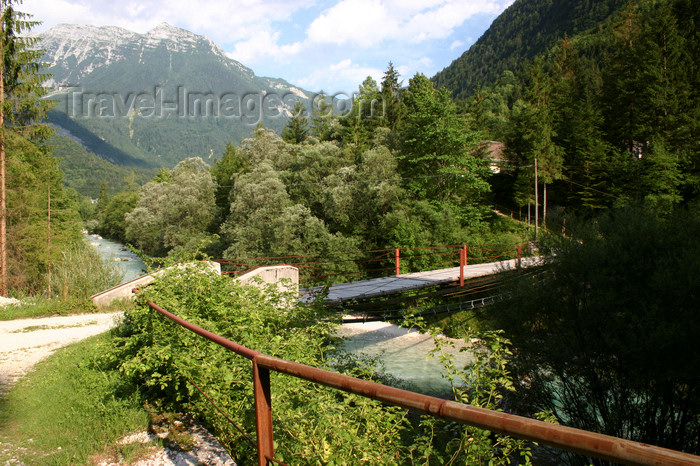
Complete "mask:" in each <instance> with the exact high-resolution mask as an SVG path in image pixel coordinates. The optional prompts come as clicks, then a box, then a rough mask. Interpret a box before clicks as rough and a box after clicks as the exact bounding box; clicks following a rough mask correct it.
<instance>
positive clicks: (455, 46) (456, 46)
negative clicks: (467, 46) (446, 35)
mask: <svg viewBox="0 0 700 466" xmlns="http://www.w3.org/2000/svg"><path fill="white" fill-rule="evenodd" d="M463 47H464V42H462V41H461V40H456V41H454V42H452V44H450V50H454V49H461V48H463Z"/></svg>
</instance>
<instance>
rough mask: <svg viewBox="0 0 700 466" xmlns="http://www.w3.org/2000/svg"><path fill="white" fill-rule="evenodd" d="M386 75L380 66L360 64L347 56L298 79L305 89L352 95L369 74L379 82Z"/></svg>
mask: <svg viewBox="0 0 700 466" xmlns="http://www.w3.org/2000/svg"><path fill="white" fill-rule="evenodd" d="M383 75H384V70H381V69H379V68H375V67H371V66H366V65H359V64H356V63H354V62H353V61H352V59H350V58H345V59H343V60H341V61H339V62H337V63H331V64H330V65H327V66H325V67H323V68H319V69H317V70H315V71H313V72H312V73H310V74H308V75H307V76H305V77H303V78H301V79H299V80H297V82H298V83H299V85H300V86H302V87H303V88H305V89H312V90H317V91H320V90H324V91H325V92H326V94H329V95H333V94H335V93H344V94H346V95H352V93H353V92H357V90H358V87H359V83H361V82H362V81H364V80H365V78H367V76H371V77H372V78H374V80H375V81H377V83H379V82H380V81H381V79H382V76H383ZM350 83H352V88H345V89H343V88H339V87H338V86H339V85H340V86H350Z"/></svg>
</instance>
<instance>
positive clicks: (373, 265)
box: [215, 243, 527, 286]
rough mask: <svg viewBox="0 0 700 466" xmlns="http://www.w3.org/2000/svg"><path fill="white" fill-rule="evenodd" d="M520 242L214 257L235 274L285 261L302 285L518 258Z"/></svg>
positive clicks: (524, 251)
mask: <svg viewBox="0 0 700 466" xmlns="http://www.w3.org/2000/svg"><path fill="white" fill-rule="evenodd" d="M526 254H527V248H526V245H524V244H514V243H508V244H480V245H467V244H460V245H447V246H430V247H412V248H390V249H376V250H371V251H360V252H351V253H335V254H310V255H290V256H271V257H247V258H236V259H216V260H215V262H218V263H220V264H221V270H222V273H228V274H233V275H239V274H242V273H245V272H247V271H249V270H251V269H254V268H256V267H261V266H268V265H278V264H285V265H291V266H294V267H296V268H298V269H299V280H300V281H301V282H302V283H303V284H304V285H303V286H311V285H318V284H325V283H340V282H350V281H358V280H363V279H367V278H376V277H381V276H388V275H400V274H402V273H410V272H421V271H425V270H434V269H440V268H450V267H458V266H467V265H474V264H479V263H484V262H496V261H501V260H506V259H515V258H520V257H522V256H523V255H526Z"/></svg>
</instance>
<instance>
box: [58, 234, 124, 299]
mask: <svg viewBox="0 0 700 466" xmlns="http://www.w3.org/2000/svg"><path fill="white" fill-rule="evenodd" d="M123 278H124V273H123V272H122V271H120V270H119V268H118V267H117V266H116V265H115V264H114V263H111V262H107V261H105V260H103V259H102V257H101V256H100V254H99V253H98V252H97V251H95V249H94V248H92V247H90V246H89V245H87V244H85V243H84V242H79V243H74V244H73V245H71V246H69V247H68V248H67V249H66V250H65V251H63V253H62V257H61V261H60V262H59V263H58V264H57V265H56V266H55V267H54V269H53V273H52V274H51V282H50V283H51V289H52V290H54V291H55V292H56V293H58V295H59V296H60V297H61V299H63V300H66V299H69V298H71V299H78V300H82V299H86V298H88V297H90V296H92V295H93V294H95V293H98V292H100V291H103V290H106V289H108V288H111V287H113V286H114V285H118V284H119V283H121V281H122V280H123Z"/></svg>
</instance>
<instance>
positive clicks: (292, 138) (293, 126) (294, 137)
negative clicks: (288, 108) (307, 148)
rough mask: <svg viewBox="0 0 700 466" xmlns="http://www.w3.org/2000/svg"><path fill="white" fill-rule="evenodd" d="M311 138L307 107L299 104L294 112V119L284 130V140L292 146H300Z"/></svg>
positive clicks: (295, 106)
mask: <svg viewBox="0 0 700 466" xmlns="http://www.w3.org/2000/svg"><path fill="white" fill-rule="evenodd" d="M308 136H309V118H308V115H307V112H306V107H304V104H303V103H301V102H297V103H296V104H295V105H294V109H293V110H292V118H291V119H290V120H289V123H287V126H285V127H284V129H283V130H282V139H284V140H285V141H286V142H288V143H290V144H299V143H302V142H304V141H306V138H307V137H308Z"/></svg>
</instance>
